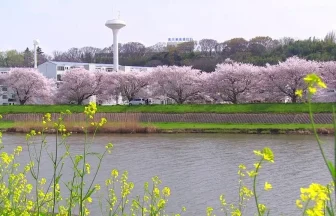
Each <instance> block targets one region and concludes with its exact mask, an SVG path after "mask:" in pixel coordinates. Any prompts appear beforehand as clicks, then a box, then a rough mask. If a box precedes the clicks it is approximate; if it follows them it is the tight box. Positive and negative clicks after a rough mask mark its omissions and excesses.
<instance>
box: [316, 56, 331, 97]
mask: <svg viewBox="0 0 336 216" xmlns="http://www.w3.org/2000/svg"><path fill="white" fill-rule="evenodd" d="M319 75H321V76H322V78H323V80H324V81H325V83H326V84H327V89H318V90H317V92H316V94H315V95H314V96H313V98H312V100H313V101H314V102H335V101H336V62H335V61H328V62H321V63H320V74H319Z"/></svg>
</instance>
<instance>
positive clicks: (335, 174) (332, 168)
mask: <svg viewBox="0 0 336 216" xmlns="http://www.w3.org/2000/svg"><path fill="white" fill-rule="evenodd" d="M328 168H329V170H330V172H331V174H332V178H333V179H335V178H336V172H335V167H334V164H333V162H332V161H330V160H328Z"/></svg>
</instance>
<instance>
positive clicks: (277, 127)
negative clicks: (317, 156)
mask: <svg viewBox="0 0 336 216" xmlns="http://www.w3.org/2000/svg"><path fill="white" fill-rule="evenodd" d="M84 125H85V123H84V122H69V123H66V128H67V131H71V132H74V133H82V132H83V131H82V126H84ZM47 126H48V128H53V127H52V125H51V124H50V125H47ZM42 127H43V126H42V124H41V123H40V122H1V123H0V129H1V130H3V131H7V132H22V133H27V132H29V131H30V130H32V129H35V130H38V131H40V130H42ZM316 127H317V128H318V132H319V133H323V134H331V133H332V132H333V125H332V124H317V125H316ZM311 129H312V127H311V125H310V124H223V123H222V124H219V123H184V122H158V123H139V122H108V123H107V124H106V125H104V126H103V127H102V128H100V129H99V130H98V133H254V134H286V133H304V134H309V133H311ZM94 130H95V127H89V131H90V132H93V131H94ZM48 132H54V130H53V129H49V130H48Z"/></svg>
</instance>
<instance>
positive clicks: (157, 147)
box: [3, 134, 333, 215]
mask: <svg viewBox="0 0 336 216" xmlns="http://www.w3.org/2000/svg"><path fill="white" fill-rule="evenodd" d="M83 138H84V137H83V136H80V135H73V136H72V137H70V138H69V140H68V143H71V149H72V153H74V154H79V153H81V151H82V149H83V148H82V140H83ZM323 140H324V141H325V148H326V149H327V154H328V155H329V156H330V158H331V155H332V143H333V137H323ZM3 141H4V144H5V145H6V149H8V150H9V149H13V147H14V146H16V145H24V146H25V137H24V136H23V135H11V134H5V135H4V138H3ZM48 142H49V143H50V144H52V143H53V142H54V139H53V137H48ZM108 142H112V143H113V144H114V150H113V153H112V154H111V155H107V156H106V158H105V159H104V163H103V165H102V167H101V171H100V175H99V179H98V181H97V183H101V184H104V180H105V179H107V178H108V176H109V175H110V171H111V170H112V169H115V168H116V169H119V170H128V172H129V180H131V181H133V182H134V183H135V189H134V191H133V194H139V195H140V194H142V191H143V190H142V188H143V183H144V182H145V181H150V179H151V177H153V176H156V175H157V176H159V177H160V178H161V179H162V182H163V186H169V187H170V188H171V191H172V195H171V197H170V199H169V203H168V212H174V213H179V212H180V211H181V208H182V206H185V207H186V208H187V214H186V215H204V214H205V210H206V207H207V206H212V207H214V209H219V208H220V203H219V196H220V195H221V194H223V193H224V194H225V196H226V198H227V200H228V201H229V202H230V201H233V202H236V201H237V198H238V191H237V190H238V175H237V170H238V165H239V164H240V163H244V164H246V165H247V167H248V168H252V166H253V163H254V160H255V157H254V155H253V152H252V151H253V150H254V149H262V148H263V147H265V146H268V147H270V148H272V150H273V151H274V154H275V163H274V164H267V165H265V166H264V167H263V169H262V171H261V175H260V178H259V180H260V190H261V191H262V186H263V184H264V182H265V181H268V182H270V183H272V184H273V190H271V191H269V192H263V193H262V194H261V197H260V200H261V202H262V203H264V204H266V205H267V206H268V207H269V208H270V209H271V215H281V214H283V215H298V214H299V211H298V210H297V209H296V207H295V200H296V199H297V198H299V195H300V187H307V186H308V185H309V184H310V183H312V182H317V183H322V184H326V183H328V181H329V180H330V177H329V175H328V172H327V169H326V167H325V166H324V164H323V160H322V157H321V156H320V152H319V150H318V147H317V144H316V142H315V141H314V139H313V137H312V136H304V135H241V134H238V135H228V134H150V135H143V134H141V135H115V134H113V135H98V136H97V137H96V139H95V141H94V145H93V147H92V150H93V151H95V152H103V151H104V149H105V145H106V144H107V143H108ZM51 147H52V145H51V146H50V150H52V149H51ZM20 158H21V159H20V160H21V161H22V162H23V163H24V162H27V161H28V160H29V157H28V153H27V148H24V151H23V153H22V155H21V156H20ZM44 159H46V160H47V156H46V155H44ZM92 167H94V164H92ZM64 172H65V173H66V174H67V173H69V174H70V173H71V168H70V164H66V166H65V170H64ZM42 173H43V174H44V175H48V174H49V175H50V174H51V169H50V164H49V163H43V165H42ZM249 203H250V205H251V206H252V210H253V212H248V211H247V212H246V213H247V214H246V215H253V213H254V212H255V209H254V208H255V207H254V206H253V204H254V202H253V200H251V201H250V202H249ZM91 209H92V213H93V214H92V215H100V211H99V209H98V206H95V205H93V206H92V208H91ZM250 211H251V210H250Z"/></svg>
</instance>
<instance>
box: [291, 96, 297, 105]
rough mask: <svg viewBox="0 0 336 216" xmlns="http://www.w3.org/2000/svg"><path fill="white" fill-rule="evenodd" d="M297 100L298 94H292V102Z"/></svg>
mask: <svg viewBox="0 0 336 216" xmlns="http://www.w3.org/2000/svg"><path fill="white" fill-rule="evenodd" d="M296 101H297V96H296V95H293V96H292V103H296Z"/></svg>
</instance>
